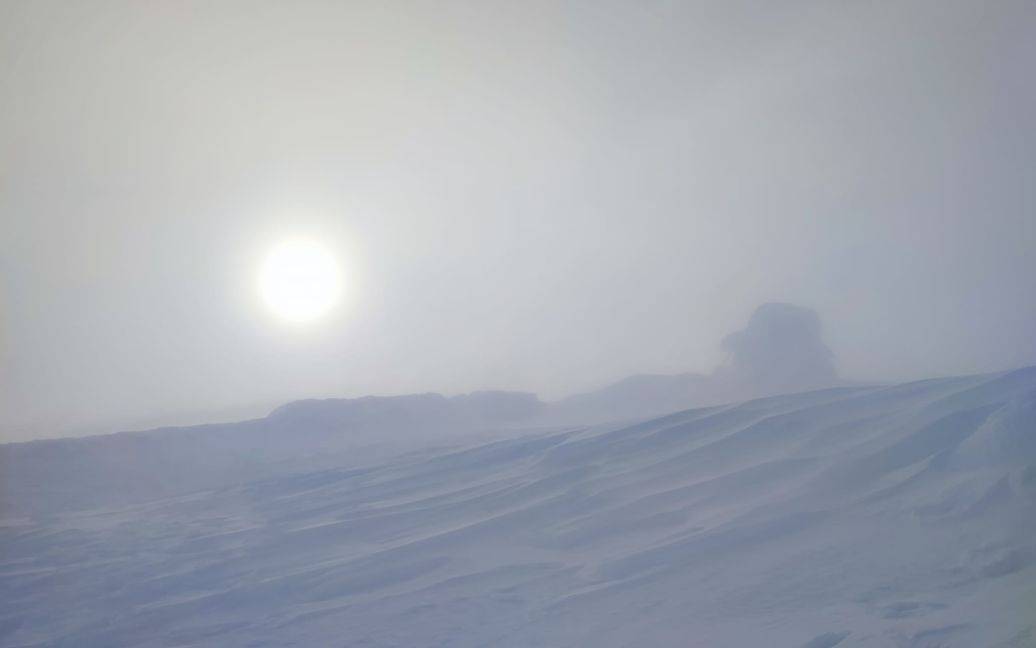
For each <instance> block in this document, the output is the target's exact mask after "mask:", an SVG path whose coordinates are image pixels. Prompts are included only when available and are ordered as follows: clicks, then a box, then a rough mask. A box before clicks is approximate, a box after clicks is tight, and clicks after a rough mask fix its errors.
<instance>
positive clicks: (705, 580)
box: [0, 368, 1036, 648]
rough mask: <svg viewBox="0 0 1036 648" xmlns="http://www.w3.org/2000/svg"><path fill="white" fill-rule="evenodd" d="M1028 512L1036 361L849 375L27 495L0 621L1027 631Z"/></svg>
mask: <svg viewBox="0 0 1036 648" xmlns="http://www.w3.org/2000/svg"><path fill="white" fill-rule="evenodd" d="M170 461H173V462H174V465H176V466H177V467H179V469H180V470H182V471H183V479H184V480H189V479H190V470H191V466H190V465H189V464H188V463H184V464H182V465H179V464H175V461H176V460H175V458H172V459H170ZM1034 513H1036V368H1028V369H1022V370H1018V371H1014V372H1008V373H1003V374H997V375H991V376H969V377H960V378H947V379H937V380H928V381H923V382H917V383H910V384H905V385H898V386H893V387H843V388H835V389H828V390H822V391H814V392H807V393H800V394H793V395H787V396H776V397H771V398H765V399H760V400H753V401H748V402H743V403H738V404H732V405H725V406H718V407H709V408H702V409H695V410H688V411H682V412H678V413H675V414H671V415H668V416H665V417H662V418H657V419H652V420H648V421H642V422H638V423H635V424H632V425H630V424H621V425H598V426H593V427H585V428H566V429H560V430H551V431H540V432H536V433H521V434H519V433H517V432H514V433H511V436H510V437H509V438H505V439H503V440H498V441H494V442H491V443H481V444H471V445H469V446H467V447H464V448H459V449H457V448H454V449H434V448H427V447H426V448H425V449H423V450H420V451H414V452H410V453H409V454H406V455H397V456H393V457H391V458H385V459H379V460H377V461H372V462H370V463H367V464H366V465H348V466H345V465H343V466H341V467H331V468H324V469H320V470H295V471H294V472H291V473H290V474H276V475H273V476H269V477H267V478H259V479H254V480H250V481H246V482H243V483H240V484H237V485H232V486H222V487H219V488H214V489H208V490H196V491H194V492H190V493H185V494H181V495H177V496H175V497H162V498H157V499H151V500H149V501H147V502H143V503H137V504H133V505H124V504H118V505H116V504H109V505H105V506H96V507H94V508H90V509H86V510H78V511H73V510H64V511H51V512H48V513H39V514H26V513H17V514H16V513H9V514H8V515H6V516H5V517H4V519H3V520H2V523H0V645H2V646H28V645H67V646H113V645H134V646H185V645H192V646H275V645H299V646H327V645H340V646H516V647H529V646H711V647H716V646H792V647H799V646H808V647H810V648H830V647H832V646H838V647H839V648H843V647H847V646H911V647H922V646H1028V645H1033V643H1034V642H1036V629H1034V628H1033V625H1034V624H1036V515H1034Z"/></svg>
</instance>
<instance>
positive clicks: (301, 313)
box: [259, 239, 342, 322]
mask: <svg viewBox="0 0 1036 648" xmlns="http://www.w3.org/2000/svg"><path fill="white" fill-rule="evenodd" d="M341 292H342V276H341V269H340V268H339V265H338V261H337V259H335V256H334V255H333V254H332V253H331V251H330V250H328V249H327V248H326V247H324V246H323V245H321V244H320V243H318V242H316V241H313V240H309V239H292V240H287V241H283V242H281V243H280V244H278V245H276V246H274V247H273V249H271V250H270V252H269V253H268V254H267V255H266V258H265V259H264V260H263V263H262V266H261V267H260V269H259V294H260V296H261V297H262V299H263V302H265V303H266V305H267V306H268V307H269V308H270V310H272V311H273V312H274V313H276V314H277V315H278V316H280V317H281V318H282V319H285V320H287V321H289V322H309V321H313V320H316V319H318V318H320V317H321V316H323V315H325V314H327V312H328V311H330V310H331V309H332V308H333V307H334V305H335V304H336V303H337V302H338V299H339V297H340V296H341Z"/></svg>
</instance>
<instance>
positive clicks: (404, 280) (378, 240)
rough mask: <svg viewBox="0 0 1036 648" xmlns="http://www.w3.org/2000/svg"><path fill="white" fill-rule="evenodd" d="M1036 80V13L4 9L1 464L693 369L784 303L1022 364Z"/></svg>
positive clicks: (603, 7)
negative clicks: (172, 434)
mask: <svg viewBox="0 0 1036 648" xmlns="http://www.w3.org/2000/svg"><path fill="white" fill-rule="evenodd" d="M1033 61H1036V3H1033V2H1031V1H1028V0H1023V1H1020V2H1011V1H997V2H980V1H977V0H976V1H973V2H966V3H964V2H945V1H938V2H858V3H845V2H815V3H795V2H763V1H759V2H751V3H739V2H726V1H717V2H709V3H697V2H644V1H637V2H633V1H630V2H622V3H616V2H599V1H587V2H579V3H563V2H544V3H536V2H524V1H523V2H486V1H478V2H475V1H472V2H463V3H456V2H439V1H436V2H400V3H389V2H383V1H377V2H369V3H359V2H307V1H301V0H292V1H290V2H289V1H286V0H285V1H282V2H260V1H257V0H248V1H247V2H245V1H242V2H211V1H209V0H206V1H202V2H172V1H170V2H101V1H83V2H47V1H44V0H30V1H26V2H14V1H11V0H0V273H2V277H0V279H2V283H0V291H2V292H0V308H2V313H0V318H2V319H0V326H2V330H0V335H2V337H0V440H15V439H27V438H32V437H37V436H55V435H64V434H80V433H89V432H99V431H114V430H118V429H126V428H134V427H146V426H150V425H156V424H160V423H193V422H198V421H202V420H213V419H220V418H228V417H229V418H233V417H237V416H245V415H252V414H258V413H264V412H265V410H266V409H267V408H268V407H269V406H272V405H274V404H277V403H279V402H283V401H285V400H290V399H292V398H298V397H308V396H357V395H362V394H368V393H403V392H414V391H428V390H433V391H441V392H445V393H456V392H464V391H469V390H472V389H478V388H503V389H521V390H531V391H537V392H540V393H541V394H542V395H544V396H545V397H548V398H549V397H556V396H560V395H564V394H567V393H571V392H573V391H580V390H584V389H588V388H593V387H596V386H600V385H602V384H604V383H607V382H609V381H610V380H613V379H616V378H619V377H622V376H624V375H626V374H629V373H634V372H678V371H707V370H710V369H712V367H713V366H715V365H716V364H717V363H718V362H719V361H720V360H721V359H722V358H721V355H720V351H719V342H720V340H721V339H722V337H723V336H724V335H725V334H726V333H728V332H730V331H733V330H735V329H738V328H741V327H742V326H743V325H744V323H745V321H746V319H747V317H748V315H749V314H750V313H751V311H752V310H753V308H754V307H755V306H757V305H758V304H759V303H761V302H763V301H768V300H784V301H791V302H795V303H799V304H802V305H805V306H809V307H812V308H815V309H816V310H817V311H818V312H819V313H820V315H821V316H822V317H823V319H824V325H825V328H826V336H827V340H828V343H829V345H830V346H831V348H832V349H833V351H834V352H835V354H836V357H837V361H838V365H839V368H840V369H841V371H842V373H843V374H844V375H847V376H849V377H858V378H866V379H902V378H914V377H922V376H928V375H934V374H947V373H965V372H976V371H988V370H996V369H1003V368H1009V367H1014V366H1019V365H1024V364H1033V363H1036V286H1034V283H1036V281H1034V276H1036V256H1034V255H1036V195H1034V193H1036V179H1034V176H1036V126H1034V124H1033V116H1034V115H1036V90H1034V84H1033V83H1032V62H1033ZM299 234H302V235H306V236H309V237H315V238H318V239H320V240H321V241H323V242H324V243H325V244H326V245H327V246H329V247H331V248H333V249H334V250H335V252H336V253H337V254H339V255H340V258H341V263H342V264H343V265H344V266H345V268H346V269H347V272H348V298H347V299H346V300H345V302H344V303H343V304H342V305H341V306H340V307H339V308H338V309H336V310H335V311H334V312H333V313H332V315H331V316H329V317H327V318H326V319H323V320H321V321H319V322H314V323H311V324H310V325H306V326H297V325H286V324H285V323H284V322H282V321H279V320H278V319H277V318H275V317H273V316H271V314H270V313H269V312H268V311H267V310H266V309H265V308H264V307H263V305H262V304H261V303H260V302H259V300H258V299H257V297H256V288H255V282H256V279H255V277H256V273H257V266H258V264H259V262H260V259H261V258H262V256H263V254H264V252H265V251H266V249H267V248H268V247H269V246H270V245H272V244H274V243H276V242H277V241H278V240H280V239H282V238H284V237H286V236H294V235H299Z"/></svg>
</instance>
